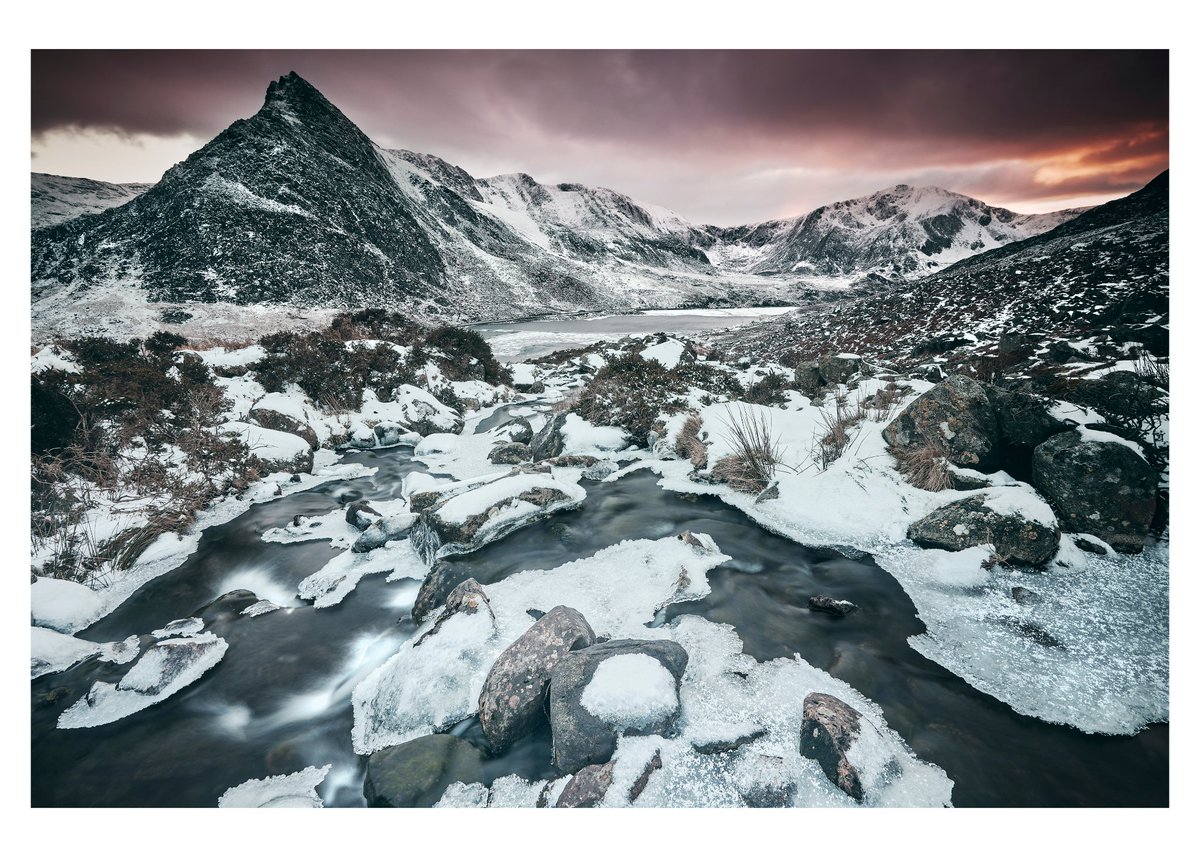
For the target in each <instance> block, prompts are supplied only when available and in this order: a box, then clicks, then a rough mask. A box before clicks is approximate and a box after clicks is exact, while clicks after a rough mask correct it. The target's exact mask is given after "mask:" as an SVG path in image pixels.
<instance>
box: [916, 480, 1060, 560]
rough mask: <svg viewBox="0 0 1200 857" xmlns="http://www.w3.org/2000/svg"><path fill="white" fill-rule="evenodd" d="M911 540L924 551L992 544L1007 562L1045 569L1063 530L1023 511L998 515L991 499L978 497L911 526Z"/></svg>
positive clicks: (938, 510) (962, 501) (934, 511)
mask: <svg viewBox="0 0 1200 857" xmlns="http://www.w3.org/2000/svg"><path fill="white" fill-rule="evenodd" d="M1039 505H1042V504H1039ZM1046 511H1047V514H1049V510H1046ZM908 537H909V538H910V539H912V540H913V541H914V542H916V543H917V544H918V545H920V546H922V547H931V548H940V549H941V550H953V551H957V550H963V549H964V548H969V547H974V546H975V545H982V544H990V545H992V546H993V547H994V548H995V549H996V553H997V554H998V555H999V556H1000V557H1002V558H1003V559H1004V560H1006V561H1009V560H1011V561H1014V562H1018V563H1023V564H1025V565H1041V564H1042V563H1044V562H1045V561H1046V560H1048V559H1050V557H1052V556H1054V553H1055V551H1057V550H1058V539H1059V530H1058V527H1057V526H1055V527H1049V526H1046V525H1045V524H1044V523H1042V522H1040V521H1034V520H1030V519H1029V518H1027V517H1025V516H1024V515H1022V514H1021V513H1020V511H1019V510H1013V511H1004V512H1000V511H996V510H995V509H993V508H991V507H989V505H988V495H976V496H974V497H965V498H963V499H962V500H956V501H954V502H953V503H949V504H947V505H945V506H942V507H941V508H940V509H934V510H933V511H932V512H930V513H929V514H928V515H926V516H925V517H924V518H922V519H921V520H919V521H916V522H915V523H913V524H912V525H911V526H909V528H908Z"/></svg>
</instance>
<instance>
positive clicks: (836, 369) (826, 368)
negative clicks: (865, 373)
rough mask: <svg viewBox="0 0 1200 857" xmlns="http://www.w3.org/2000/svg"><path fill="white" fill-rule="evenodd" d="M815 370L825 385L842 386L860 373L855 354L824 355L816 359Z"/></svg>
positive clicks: (859, 364) (860, 369) (859, 362)
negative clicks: (818, 372)
mask: <svg viewBox="0 0 1200 857" xmlns="http://www.w3.org/2000/svg"><path fill="white" fill-rule="evenodd" d="M817 368H818V370H819V371H820V373H821V379H822V380H823V381H824V382H825V383H826V384H844V383H846V382H847V381H849V380H850V379H851V378H853V377H854V376H855V375H857V374H858V373H859V372H861V371H862V358H861V357H859V356H858V355H857V354H826V355H825V356H824V357H820V358H818V359H817Z"/></svg>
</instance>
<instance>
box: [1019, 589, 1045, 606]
mask: <svg viewBox="0 0 1200 857" xmlns="http://www.w3.org/2000/svg"><path fill="white" fill-rule="evenodd" d="M1012 598H1013V601H1015V602H1017V603H1018V604H1037V603H1038V602H1039V601H1041V600H1042V596H1040V595H1038V594H1037V593H1036V592H1034V591H1033V590H1032V589H1026V588H1025V587H1024V586H1014V587H1013V588H1012Z"/></svg>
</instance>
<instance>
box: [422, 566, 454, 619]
mask: <svg viewBox="0 0 1200 857" xmlns="http://www.w3.org/2000/svg"><path fill="white" fill-rule="evenodd" d="M465 574H466V572H464V571H462V570H461V569H459V567H458V566H456V565H454V564H453V563H449V562H444V561H442V560H438V561H436V562H434V564H433V567H432V568H430V569H429V573H428V574H426V575H425V579H424V580H423V581H421V588H420V590H418V592H417V600H416V601H414V602H413V607H412V618H413V621H416V622H423V621H425V617H426V616H428V615H429V614H430V613H432V612H433V611H434V610H436V609H437V608H438V607H441V606H442V605H443V604H445V603H446V597H447V596H448V595H449V594H450V593H451V592H452V591H453V590H454V587H456V586H458V585H459V584H460V583H462V582H463V580H464V579H465V578H464V575H465Z"/></svg>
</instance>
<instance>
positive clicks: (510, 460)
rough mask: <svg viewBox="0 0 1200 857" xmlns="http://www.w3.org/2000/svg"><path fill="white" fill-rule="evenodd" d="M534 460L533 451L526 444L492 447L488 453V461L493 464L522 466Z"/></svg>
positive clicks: (505, 444) (504, 444)
mask: <svg viewBox="0 0 1200 857" xmlns="http://www.w3.org/2000/svg"><path fill="white" fill-rule="evenodd" d="M532 458H533V451H532V450H531V449H530V448H529V444H526V443H517V442H515V441H514V442H512V443H502V444H500V445H499V446H495V447H492V451H491V452H489V453H488V461H490V462H492V464H520V463H521V462H523V461H529V460H531V459H532Z"/></svg>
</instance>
